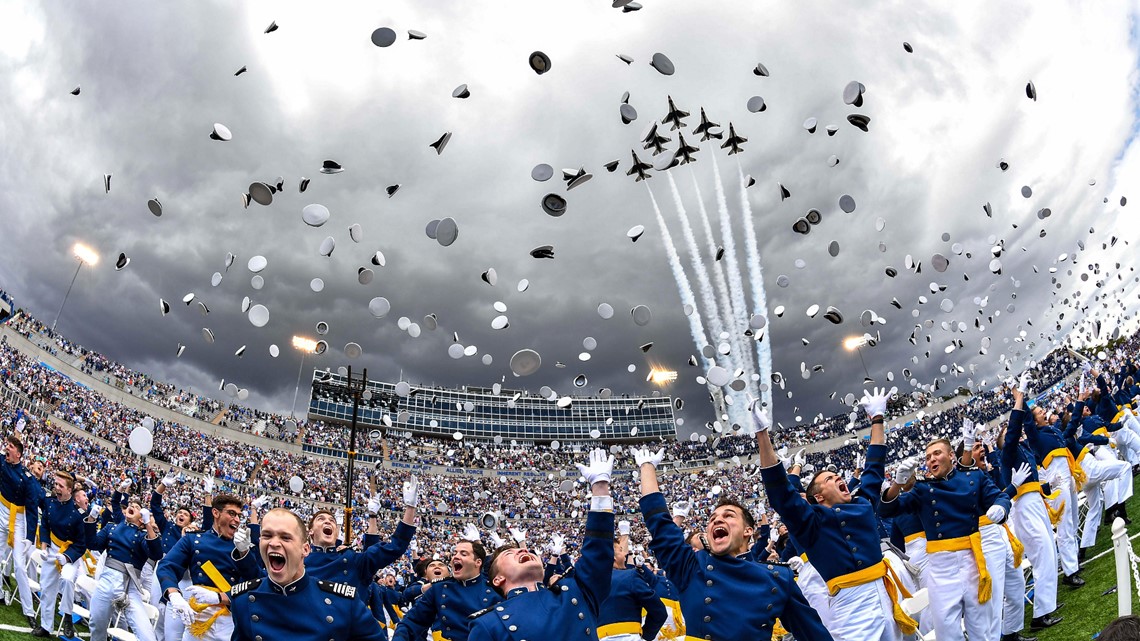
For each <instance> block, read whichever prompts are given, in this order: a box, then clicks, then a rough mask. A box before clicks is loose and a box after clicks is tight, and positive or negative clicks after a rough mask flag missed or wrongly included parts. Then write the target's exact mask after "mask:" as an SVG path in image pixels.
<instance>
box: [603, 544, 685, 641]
mask: <svg viewBox="0 0 1140 641" xmlns="http://www.w3.org/2000/svg"><path fill="white" fill-rule="evenodd" d="M623 525H624V522H623ZM628 560H629V535H626V534H623V535H621V536H619V537H617V538H615V539H614V565H613V576H612V577H611V579H610V596H609V597H607V598H606V600H605V602H604V603H602V608H601V611H600V613H599V614H598V639H600V640H601V641H640V640H641V639H652V638H654V637H656V636H657V633H658V632H660V631H661V626H663V625H664V624H665V621H666V619H668V616H669V615H668V612H667V611H666V610H665V604H663V603H662V602H661V600H660V599H658V598H657V595H656V594H654V593H653V588H652V587H650V585H649V583H647V582H646V580H645V579H644V578H642V577H641V576H640V572H644V568H638V569H628V568H627V566H626V563H627V562H628ZM639 570H640V571H639ZM650 579H651V580H653V579H656V577H653V576H652V575H650ZM643 610H644V611H645V624H644V625H642V621H641V619H642V616H641V613H642V611H643Z"/></svg>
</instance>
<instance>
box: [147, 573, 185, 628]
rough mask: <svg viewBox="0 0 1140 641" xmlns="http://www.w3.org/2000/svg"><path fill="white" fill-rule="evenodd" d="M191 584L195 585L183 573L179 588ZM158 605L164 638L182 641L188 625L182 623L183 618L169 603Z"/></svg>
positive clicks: (183, 588)
mask: <svg viewBox="0 0 1140 641" xmlns="http://www.w3.org/2000/svg"><path fill="white" fill-rule="evenodd" d="M156 583H157V582H156ZM191 585H193V582H191V581H190V578H189V577H187V576H186V574H185V573H183V575H182V579H181V580H179V581H178V589H179V590H185V589H186V588H188V587H190V586H191ZM160 589H161V588H160ZM157 607H158V609H159V610H160V611H161V612H162V636H163V638H164V639H168V640H169V641H182V637H183V636H184V635H185V634H186V625H185V624H184V623H182V619H180V618H178V615H177V614H176V613H175V612H174V611H173V609H171V607H170V604H169V603H168V604H165V605H161V604H160V605H159V606H157Z"/></svg>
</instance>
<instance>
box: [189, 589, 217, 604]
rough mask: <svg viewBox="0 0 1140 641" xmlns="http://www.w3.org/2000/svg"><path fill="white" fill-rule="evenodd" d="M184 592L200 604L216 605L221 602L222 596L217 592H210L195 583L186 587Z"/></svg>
mask: <svg viewBox="0 0 1140 641" xmlns="http://www.w3.org/2000/svg"><path fill="white" fill-rule="evenodd" d="M186 594H188V595H190V598H191V599H194V601H195V602H197V603H198V604H200V605H216V604H218V603H221V602H222V597H221V595H220V594H218V593H217V592H211V591H210V590H207V589H205V588H201V587H198V586H196V585H191V586H189V587H187V588H186Z"/></svg>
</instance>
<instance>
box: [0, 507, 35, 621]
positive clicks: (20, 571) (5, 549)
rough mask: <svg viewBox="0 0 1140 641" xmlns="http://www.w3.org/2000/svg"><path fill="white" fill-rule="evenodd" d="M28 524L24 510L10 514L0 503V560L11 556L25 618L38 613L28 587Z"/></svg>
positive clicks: (29, 546) (30, 589)
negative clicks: (9, 537)
mask: <svg viewBox="0 0 1140 641" xmlns="http://www.w3.org/2000/svg"><path fill="white" fill-rule="evenodd" d="M9 518H11V520H12V523H11V526H13V527H15V533H14V534H13V536H12V545H8V532H9V531H10V529H9ZM27 531H28V524H27V522H26V521H25V520H24V512H23V508H21V509H20V511H19V512H17V513H15V514H10V513H9V510H8V506H7V505H5V504H4V503H0V558H7V557H9V556H11V559H12V567H13V570H12V573H13V574H15V575H16V587H17V589H18V590H19V593H20V609H21V610H23V612H24V615H25V616H29V617H30V616H33V615H34V614H35V613H36V610H35V608H34V607H33V606H32V588H31V587H30V586H29V585H28V553H29V552H30V549H31V542H30V541H27V540H26V538H27V537H26V534H27Z"/></svg>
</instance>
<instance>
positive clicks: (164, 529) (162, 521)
mask: <svg viewBox="0 0 1140 641" xmlns="http://www.w3.org/2000/svg"><path fill="white" fill-rule="evenodd" d="M150 515H151V518H153V519H154V524H155V525H157V526H158V532H159V538H161V539H162V549H163V551H164V552H169V551H170V549H171V548H173V547H174V544H175V543H177V542H178V539H181V538H182V530H181V529H180V528H179V527H178V526H177V525H175V524H174V523H172V522H171V521H170V519H168V518H166V513H165V512H164V511H163V510H162V495H161V494H159V493H158V492H151V493H150Z"/></svg>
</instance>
